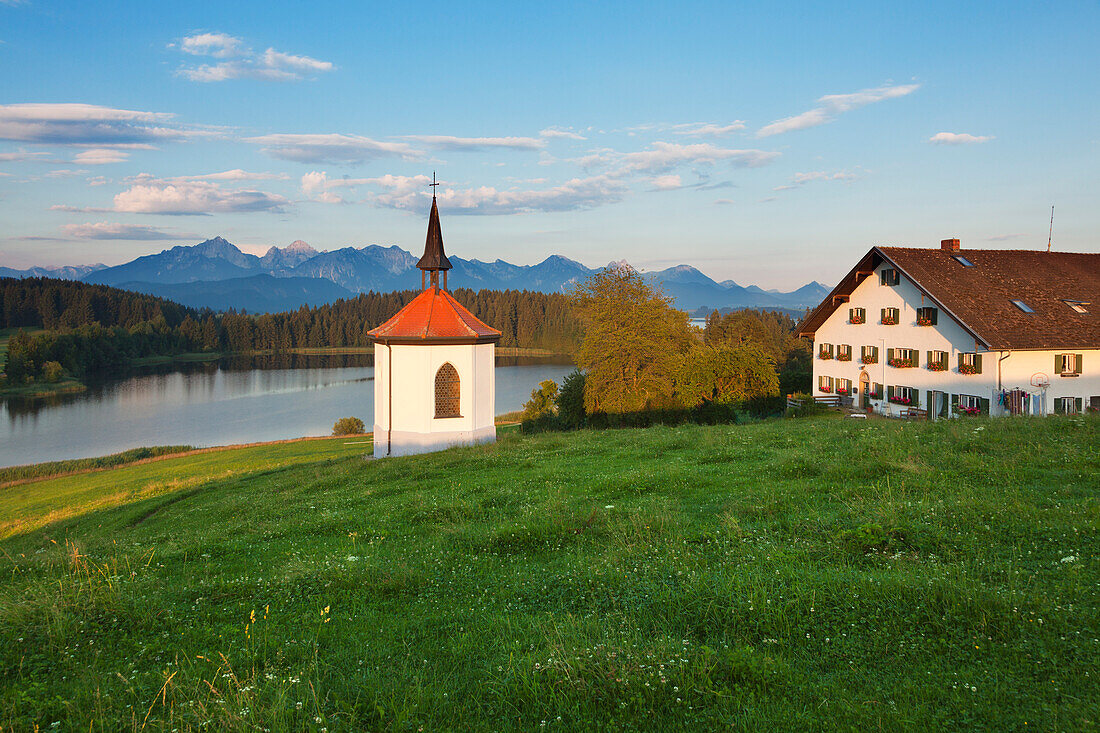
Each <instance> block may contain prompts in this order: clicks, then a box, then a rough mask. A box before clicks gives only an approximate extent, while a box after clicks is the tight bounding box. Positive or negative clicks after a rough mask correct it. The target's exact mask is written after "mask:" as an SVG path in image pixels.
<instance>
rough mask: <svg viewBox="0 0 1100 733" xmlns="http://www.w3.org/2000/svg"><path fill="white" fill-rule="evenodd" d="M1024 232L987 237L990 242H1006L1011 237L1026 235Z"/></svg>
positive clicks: (1016, 237) (1017, 237)
mask: <svg viewBox="0 0 1100 733" xmlns="http://www.w3.org/2000/svg"><path fill="white" fill-rule="evenodd" d="M1026 236H1027V235H1026V234H998V235H996V236H995V237H987V239H988V240H989V241H990V242H1007V241H1009V240H1012V239H1019V238H1020V237H1026Z"/></svg>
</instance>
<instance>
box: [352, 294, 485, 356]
mask: <svg viewBox="0 0 1100 733" xmlns="http://www.w3.org/2000/svg"><path fill="white" fill-rule="evenodd" d="M367 335H368V336H370V337H371V338H372V339H373V340H374V341H376V342H378V343H382V344H388V343H395V344H398V343H406V344H423V343H448V344H456V343H457V344H478V343H491V342H495V341H498V340H499V339H500V335H501V334H500V331H498V330H496V329H495V328H492V327H490V326H486V325H485V324H484V323H482V322H481V321H479V320H478V319H477V317H476V316H475V315H474V314H473V313H471V312H470V311H468V310H466V308H465V307H463V305H462V304H461V303H459V302H458V301H457V300H455V299H454V297H453V296H452V295H451V294H450V293H448V292H447V291H446V290H443V289H441V288H435V287H430V288H428V289H427V290H425V291H424V292H422V293H421V294H420V295H418V296H416V297H415V298H413V301H412V302H411V303H409V304H408V305H407V306H405V307H404V308H402V309H401V310H400V311H398V312H397V315H395V316H394V317H393V318H391V319H390V320H388V321H386V322H385V323H383V324H382V325H381V326H379V327H378V328H376V329H374V330H372V331H368V332H367Z"/></svg>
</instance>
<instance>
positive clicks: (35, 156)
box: [0, 150, 51, 163]
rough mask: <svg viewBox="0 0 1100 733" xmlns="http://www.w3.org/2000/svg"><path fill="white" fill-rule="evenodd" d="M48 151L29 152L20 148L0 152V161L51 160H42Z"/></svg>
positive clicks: (47, 154)
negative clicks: (15, 150)
mask: <svg viewBox="0 0 1100 733" xmlns="http://www.w3.org/2000/svg"><path fill="white" fill-rule="evenodd" d="M48 156H49V153H31V152H28V151H26V150H20V151H19V152H17V153H0V163H21V162H24V161H28V160H31V161H39V162H51V161H42V158H44V157H48Z"/></svg>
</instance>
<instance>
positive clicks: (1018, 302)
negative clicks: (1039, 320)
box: [1012, 300, 1035, 313]
mask: <svg viewBox="0 0 1100 733" xmlns="http://www.w3.org/2000/svg"><path fill="white" fill-rule="evenodd" d="M1012 305H1014V306H1016V307H1017V308H1019V309H1020V310H1022V311H1023V312H1024V313H1034V312H1035V310H1034V309H1033V308H1032V307H1031V306H1030V305H1028V304H1027V303H1025V302H1024V301H1022V300H1014V301H1012Z"/></svg>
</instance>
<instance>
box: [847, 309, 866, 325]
mask: <svg viewBox="0 0 1100 733" xmlns="http://www.w3.org/2000/svg"><path fill="white" fill-rule="evenodd" d="M866 322H867V311H865V310H864V309H863V308H849V309H848V323H866Z"/></svg>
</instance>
